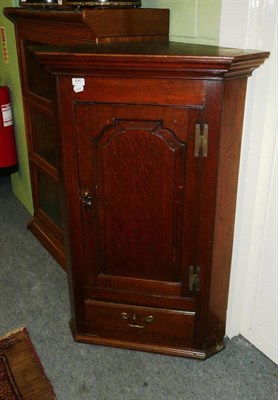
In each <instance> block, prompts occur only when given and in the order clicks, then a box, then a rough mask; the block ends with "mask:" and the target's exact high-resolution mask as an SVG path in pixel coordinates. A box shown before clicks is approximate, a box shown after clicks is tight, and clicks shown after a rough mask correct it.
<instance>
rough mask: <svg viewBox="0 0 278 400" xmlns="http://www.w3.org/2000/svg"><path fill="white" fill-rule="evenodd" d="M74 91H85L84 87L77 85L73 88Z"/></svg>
mask: <svg viewBox="0 0 278 400" xmlns="http://www.w3.org/2000/svg"><path fill="white" fill-rule="evenodd" d="M73 90H74V91H75V93H79V92H83V91H84V86H82V85H75V86H73Z"/></svg>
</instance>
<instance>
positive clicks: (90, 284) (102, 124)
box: [30, 42, 268, 359]
mask: <svg viewBox="0 0 278 400" xmlns="http://www.w3.org/2000/svg"><path fill="white" fill-rule="evenodd" d="M30 51H31V52H34V53H35V55H36V57H37V59H38V60H39V62H41V63H42V64H43V65H45V66H46V68H47V70H49V71H51V72H52V73H53V74H54V75H56V83H57V87H58V92H59V99H60V100H59V101H58V103H59V110H60V115H59V118H60V139H61V145H62V171H63V174H62V175H63V178H62V181H63V185H64V189H65V204H66V210H67V224H68V230H67V232H66V242H67V247H68V249H69V253H68V265H69V274H68V276H69V286H70V297H71V308H72V322H71V328H72V331H73V335H74V337H75V339H76V340H78V341H84V342H87V343H94V344H104V345H108V346H119V347H123V348H131V349H137V350H146V351H156V352H161V353H163V354H172V355H180V356H187V357H194V358H200V359H204V358H206V357H208V356H210V355H211V354H213V353H215V352H218V351H220V350H222V349H223V346H224V344H223V337H224V334H225V321H226V309H227V296H228V283H229V271H230V264H231V253H232V238H233V223H234V212H235V200H236V187H237V174H238V165H239V155H240V142H241V129H242V120H243V112H244V99H245V92H246V83H247V77H248V76H249V75H251V73H252V71H253V70H254V69H255V68H257V67H258V66H259V65H260V64H262V63H263V62H264V60H265V58H267V57H268V53H267V52H254V51H243V50H235V49H230V50H229V49H223V48H218V47H211V46H199V45H185V44H174V43H166V42H165V43H145V44H144V45H141V44H118V45H117V46H116V45H114V44H108V45H98V46H95V45H92V46H90V47H83V48H77V47H71V48H65V47H51V46H50V47H41V48H39V47H32V48H30ZM73 77H82V78H84V79H85V86H84V88H83V89H84V90H83V91H80V92H78V93H76V92H75V91H74V90H73V86H72V78H73ZM206 127H208V148H207V155H206V156H205V153H206V152H205V150H204V147H203V148H202V149H201V150H200V149H199V147H198V148H197V150H196V149H195V142H196V140H195V139H196V132H197V133H198V132H199V131H200V132H203V133H204V130H205V128H206ZM200 140H203V139H200ZM203 146H204V144H203ZM88 196H89V197H88ZM192 267H193V269H192ZM197 267H199V270H200V272H199V282H198V279H197V277H196V276H195V278H194V279H195V281H194V282H193V281H190V276H191V273H192V271H195V273H196V271H197ZM193 275H194V274H193Z"/></svg>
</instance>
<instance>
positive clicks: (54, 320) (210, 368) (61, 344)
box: [0, 177, 278, 400]
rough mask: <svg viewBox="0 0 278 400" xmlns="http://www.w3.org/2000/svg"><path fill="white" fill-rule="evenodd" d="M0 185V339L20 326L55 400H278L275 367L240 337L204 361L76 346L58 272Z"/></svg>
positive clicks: (3, 181)
mask: <svg viewBox="0 0 278 400" xmlns="http://www.w3.org/2000/svg"><path fill="white" fill-rule="evenodd" d="M28 219H29V214H28V213H27V211H26V210H25V208H24V207H23V206H22V205H21V204H20V203H19V202H18V200H17V199H16V198H15V197H14V196H13V195H12V193H11V189H10V183H9V179H8V178H3V177H0V335H1V334H4V333H5V332H6V331H8V330H10V329H12V328H15V327H17V326H20V325H22V324H26V325H27V328H28V331H29V334H30V337H31V339H32V342H33V344H34V346H35V348H36V350H37V353H38V354H39V356H40V359H41V362H42V364H43V366H44V369H45V372H46V375H47V376H48V378H49V379H50V381H51V383H52V385H53V388H54V390H55V392H56V395H57V399H58V400H277V399H278V367H277V366H276V365H275V364H274V363H272V362H271V361H270V360H269V359H268V358H267V357H265V356H264V355H263V354H262V353H260V352H259V351H258V350H257V349H255V348H254V347H253V346H252V345H251V344H249V343H248V342H247V341H246V340H245V339H243V338H242V337H237V338H234V339H233V340H231V341H227V348H226V349H225V350H224V351H223V352H221V353H219V354H218V355H216V356H214V357H212V358H210V359H208V360H207V361H195V360H188V359H183V358H176V357H169V356H160V355H157V354H149V353H143V352H136V351H129V350H120V349H114V348H108V347H101V346H92V345H85V344H77V343H75V342H74V341H73V340H72V336H71V333H70V330H69V328H68V321H69V318H70V310H69V301H68V292H67V280H66V274H65V272H64V271H63V270H62V269H61V268H60V267H59V266H58V265H57V264H56V262H55V261H54V260H53V259H52V258H51V257H50V255H49V254H48V253H47V252H46V251H45V250H44V249H43V248H42V247H41V246H40V244H39V243H38V242H37V241H36V239H35V238H34V237H33V236H32V234H31V233H29V232H28V231H27V230H26V225H27V221H28Z"/></svg>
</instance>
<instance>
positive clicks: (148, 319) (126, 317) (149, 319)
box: [121, 313, 154, 329]
mask: <svg viewBox="0 0 278 400" xmlns="http://www.w3.org/2000/svg"><path fill="white" fill-rule="evenodd" d="M121 317H122V319H123V320H125V321H128V320H131V321H132V322H133V323H130V322H128V326H130V327H131V328H137V329H144V328H146V326H147V324H151V323H152V322H153V321H154V317H153V316H152V315H148V316H147V317H146V318H145V319H144V321H145V322H146V324H145V325H138V324H136V322H137V315H136V314H132V317H130V316H129V315H128V314H127V313H121Z"/></svg>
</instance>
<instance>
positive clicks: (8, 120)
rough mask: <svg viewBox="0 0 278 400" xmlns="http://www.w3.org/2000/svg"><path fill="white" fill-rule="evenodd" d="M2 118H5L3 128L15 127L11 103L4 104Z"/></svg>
mask: <svg viewBox="0 0 278 400" xmlns="http://www.w3.org/2000/svg"><path fill="white" fill-rule="evenodd" d="M1 110H2V117H3V126H4V127H6V126H11V125H13V116H12V107H11V103H9V104H3V105H2V106H1Z"/></svg>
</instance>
